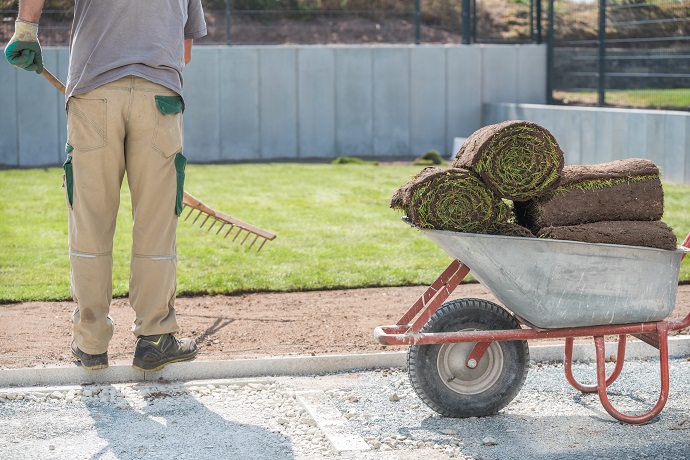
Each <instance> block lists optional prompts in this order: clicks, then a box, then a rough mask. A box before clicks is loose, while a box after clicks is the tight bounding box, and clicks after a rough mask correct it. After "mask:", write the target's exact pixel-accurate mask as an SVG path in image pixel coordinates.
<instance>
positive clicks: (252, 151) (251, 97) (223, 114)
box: [189, 47, 261, 161]
mask: <svg viewBox="0 0 690 460" xmlns="http://www.w3.org/2000/svg"><path fill="white" fill-rule="evenodd" d="M219 65H220V72H221V77H220V81H221V84H220V88H219V89H220V99H221V102H220V119H221V122H220V126H221V130H220V136H221V137H220V142H221V148H220V149H221V151H222V152H223V153H222V158H223V159H224V160H228V161H237V160H258V159H259V158H260V151H261V147H260V146H261V142H260V139H261V136H260V133H259V126H260V125H259V119H260V117H259V52H258V50H257V49H256V48H250V47H232V48H229V49H227V50H225V51H221V55H220V64H219ZM189 70H191V67H190V69H189ZM189 84H190V85H195V84H196V83H195V82H190V83H189Z"/></svg>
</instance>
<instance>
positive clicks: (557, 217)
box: [514, 158, 664, 233]
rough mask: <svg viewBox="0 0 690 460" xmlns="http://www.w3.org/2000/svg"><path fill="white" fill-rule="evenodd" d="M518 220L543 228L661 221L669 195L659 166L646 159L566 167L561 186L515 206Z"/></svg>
mask: <svg viewBox="0 0 690 460" xmlns="http://www.w3.org/2000/svg"><path fill="white" fill-rule="evenodd" d="M514 212H515V216H516V219H517V222H518V223H519V224H521V225H524V226H525V227H527V228H529V229H530V230H532V231H533V232H535V233H536V232H538V231H539V229H541V228H543V227H550V226H565V225H578V224H585V223H590V222H600V221H630V220H642V221H653V220H660V219H661V216H662V215H663V213H664V192H663V188H662V185H661V178H660V175H659V169H658V168H657V166H656V165H655V164H654V163H653V162H651V161H649V160H644V159H637V158H633V159H627V160H618V161H613V162H609V163H602V164H597V165H575V166H565V167H564V168H563V172H562V173H561V180H560V181H559V185H558V187H557V188H556V189H555V190H553V191H551V192H548V193H546V194H544V195H542V196H540V197H537V198H535V199H532V200H529V201H526V202H515V203H514Z"/></svg>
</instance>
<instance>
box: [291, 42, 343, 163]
mask: <svg viewBox="0 0 690 460" xmlns="http://www.w3.org/2000/svg"><path fill="white" fill-rule="evenodd" d="M297 77H298V78H297V84H298V89H297V97H298V112H299V114H298V124H299V142H298V145H299V155H298V157H299V158H323V157H325V158H328V157H330V156H331V155H332V153H333V152H334V151H335V93H334V88H335V51H334V50H333V48H331V47H327V46H323V47H321V46H319V47H309V48H300V49H299V50H298V51H297Z"/></svg>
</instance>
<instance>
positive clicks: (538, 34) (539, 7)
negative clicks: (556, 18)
mask: <svg viewBox="0 0 690 460" xmlns="http://www.w3.org/2000/svg"><path fill="white" fill-rule="evenodd" d="M536 15H537V44H538V45H541V15H542V11H541V0H537V12H536Z"/></svg>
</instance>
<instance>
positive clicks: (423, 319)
mask: <svg viewBox="0 0 690 460" xmlns="http://www.w3.org/2000/svg"><path fill="white" fill-rule="evenodd" d="M469 272H470V269H469V268H468V267H467V266H466V265H463V264H462V262H460V261H459V260H453V261H452V262H451V263H450V265H448V268H446V269H445V270H444V271H443V273H441V275H440V276H439V277H438V278H437V279H436V281H434V282H433V283H432V284H431V286H429V287H428V288H427V290H426V291H424V293H423V294H422V296H421V297H420V298H419V299H417V301H416V302H415V303H414V305H412V307H410V309H409V310H408V311H407V312H406V313H405V314H404V315H403V316H402V317H401V318H400V319H399V320H398V322H397V325H408V324H409V323H410V322H411V321H412V320H413V319H414V318H415V316H417V314H419V313H420V312H421V314H419V317H418V318H417V319H416V320H415V321H414V323H413V324H412V326H410V328H409V332H412V333H415V334H416V333H417V332H419V331H420V330H421V329H422V327H423V326H424V325H425V324H426V323H427V322H428V321H429V318H431V316H432V315H433V314H434V313H436V310H438V308H439V307H440V306H441V304H443V302H445V300H446V299H447V298H448V296H450V294H451V293H452V292H453V291H454V290H455V288H456V287H458V285H459V284H460V282H461V281H462V280H463V279H465V277H466V276H467V274H468V273H469Z"/></svg>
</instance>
